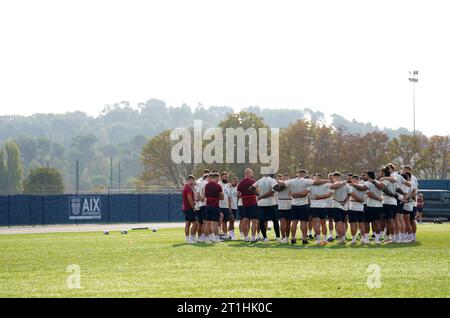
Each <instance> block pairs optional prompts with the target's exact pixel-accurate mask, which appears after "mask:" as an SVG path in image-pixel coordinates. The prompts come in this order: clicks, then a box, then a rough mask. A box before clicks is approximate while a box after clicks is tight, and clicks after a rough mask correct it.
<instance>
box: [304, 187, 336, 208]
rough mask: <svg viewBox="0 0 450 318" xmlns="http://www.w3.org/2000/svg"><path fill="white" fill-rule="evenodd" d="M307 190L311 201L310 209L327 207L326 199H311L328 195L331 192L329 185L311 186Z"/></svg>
mask: <svg viewBox="0 0 450 318" xmlns="http://www.w3.org/2000/svg"><path fill="white" fill-rule="evenodd" d="M308 189H309V191H310V193H309V197H310V200H311V207H312V208H326V207H327V200H326V199H322V200H314V199H313V198H314V197H315V196H316V195H324V194H327V193H330V192H331V189H330V183H325V184H321V185H311V186H309V187H308Z"/></svg>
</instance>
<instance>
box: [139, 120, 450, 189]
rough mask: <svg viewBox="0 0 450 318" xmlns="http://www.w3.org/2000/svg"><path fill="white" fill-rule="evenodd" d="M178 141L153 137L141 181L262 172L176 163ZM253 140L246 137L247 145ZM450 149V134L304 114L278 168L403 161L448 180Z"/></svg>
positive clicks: (245, 123)
mask: <svg viewBox="0 0 450 318" xmlns="http://www.w3.org/2000/svg"><path fill="white" fill-rule="evenodd" d="M219 127H220V128H222V129H225V128H238V127H243V128H244V129H247V128H249V127H253V128H264V127H269V125H267V123H265V121H264V120H263V118H262V117H259V116H257V115H255V114H253V113H251V112H246V111H241V112H239V113H237V114H236V113H232V114H228V116H227V117H226V118H224V119H223V120H222V121H221V122H220V123H219ZM176 142H177V141H176V140H175V141H173V140H171V138H170V130H166V131H164V132H162V133H160V134H159V135H157V136H155V137H153V138H152V139H150V141H149V142H148V143H147V145H146V146H145V147H144V149H143V151H142V155H141V161H142V164H143V165H144V167H145V171H144V172H143V173H142V174H141V176H140V182H141V183H144V184H155V183H156V184H166V185H176V186H180V185H182V184H183V182H184V178H185V177H186V176H187V175H188V174H190V173H194V174H196V176H200V175H201V174H202V171H203V169H206V168H209V169H217V170H219V171H224V170H226V171H228V172H230V173H231V174H232V175H234V176H238V177H242V174H243V169H244V167H246V166H250V167H252V168H253V170H254V171H255V172H256V174H257V176H258V177H259V175H258V171H259V169H257V168H258V167H259V165H257V164H252V165H248V164H239V163H231V164H227V163H220V164H209V165H207V164H204V163H199V164H194V163H185V164H175V163H174V162H173V161H172V160H171V149H172V147H173V146H174V144H176ZM249 142H250V141H249V140H246V144H245V147H246V149H248V147H249ZM449 150H450V143H449V136H432V137H427V136H425V135H423V134H420V133H417V134H416V135H415V136H414V135H409V134H404V135H403V134H402V135H399V136H398V137H395V138H389V137H388V135H387V134H386V133H385V132H381V131H374V132H368V133H365V134H357V133H348V132H347V131H345V130H344V129H341V128H336V127H333V126H327V125H325V124H321V123H317V122H314V121H309V120H305V119H299V120H297V121H296V122H294V123H292V124H290V125H289V126H288V127H286V128H283V129H281V130H280V133H279V159H280V168H279V170H278V171H279V172H282V173H289V174H290V175H291V176H295V174H296V171H297V170H298V169H299V168H306V169H308V170H310V171H311V172H320V173H322V174H326V173H328V172H331V171H341V172H344V173H350V172H352V173H361V172H362V171H363V170H365V169H372V170H377V169H379V168H380V167H381V166H382V165H383V164H386V163H387V162H393V163H395V164H397V165H406V164H408V165H412V166H413V168H414V173H415V175H416V176H417V177H419V178H426V179H428V178H429V179H438V178H441V179H444V178H448V177H449V173H450V169H449V167H450V156H449ZM235 153H236V152H235ZM191 162H193V160H191Z"/></svg>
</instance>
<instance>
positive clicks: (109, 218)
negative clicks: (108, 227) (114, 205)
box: [108, 191, 111, 223]
mask: <svg viewBox="0 0 450 318" xmlns="http://www.w3.org/2000/svg"><path fill="white" fill-rule="evenodd" d="M110 222H111V193H110V191H108V223H110Z"/></svg>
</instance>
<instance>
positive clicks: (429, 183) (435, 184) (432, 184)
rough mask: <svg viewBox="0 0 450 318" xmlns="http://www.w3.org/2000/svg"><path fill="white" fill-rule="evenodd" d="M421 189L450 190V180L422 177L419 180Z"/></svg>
mask: <svg viewBox="0 0 450 318" xmlns="http://www.w3.org/2000/svg"><path fill="white" fill-rule="evenodd" d="M419 187H420V189H427V190H448V191H450V180H431V179H422V180H419Z"/></svg>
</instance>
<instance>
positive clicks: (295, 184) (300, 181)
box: [285, 178, 314, 206]
mask: <svg viewBox="0 0 450 318" xmlns="http://www.w3.org/2000/svg"><path fill="white" fill-rule="evenodd" d="M285 184H286V186H287V187H289V188H290V192H291V193H297V192H303V191H305V190H306V189H308V187H309V186H312V185H313V184H314V181H313V180H311V179H305V178H294V179H290V180H287V181H286V182H285ZM306 204H308V196H305V197H303V198H292V200H291V205H297V206H299V205H306Z"/></svg>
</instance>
